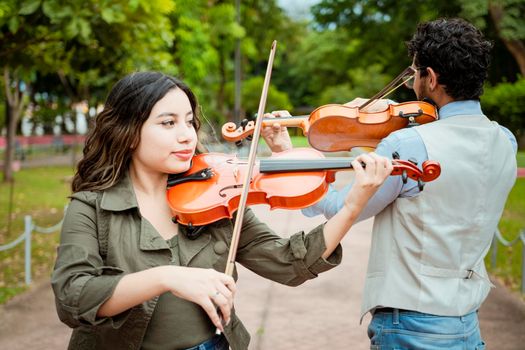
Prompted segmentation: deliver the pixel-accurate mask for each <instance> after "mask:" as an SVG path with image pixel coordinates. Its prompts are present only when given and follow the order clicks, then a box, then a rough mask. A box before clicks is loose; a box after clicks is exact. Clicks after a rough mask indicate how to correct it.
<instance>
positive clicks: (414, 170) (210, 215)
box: [167, 148, 440, 226]
mask: <svg viewBox="0 0 525 350" xmlns="http://www.w3.org/2000/svg"><path fill="white" fill-rule="evenodd" d="M351 161H352V158H337V159H336V158H334V159H331V158H325V157H324V155H323V154H322V153H321V152H319V151H316V150H314V149H312V148H299V149H294V150H290V151H286V152H281V153H279V154H277V155H275V156H273V157H270V158H267V159H261V160H259V161H258V162H257V163H256V165H255V167H254V169H253V176H252V181H251V183H250V189H249V193H248V199H247V205H254V204H268V205H269V206H270V208H271V209H274V208H283V209H301V208H306V207H309V206H311V205H313V204H315V203H316V202H317V201H319V200H320V199H321V198H322V197H323V196H324V194H325V193H326V191H327V190H328V184H329V183H330V182H333V181H334V179H335V172H336V171H337V170H343V169H350V168H351V164H350V163H351ZM393 164H394V171H393V172H392V175H401V176H403V177H404V180H406V179H407V178H412V179H414V180H419V181H432V180H434V179H435V178H436V177H438V176H439V173H440V167H439V164H438V163H436V162H431V161H427V162H426V163H424V164H423V170H420V169H419V168H418V167H417V166H416V165H414V164H412V163H410V162H407V161H402V160H394V161H393ZM246 170H247V167H246V165H245V162H244V161H242V160H240V159H238V158H237V157H236V156H234V155H225V154H220V153H205V154H199V155H196V156H195V157H194V158H193V162H192V166H191V168H190V170H188V171H187V172H186V173H184V174H180V175H177V176H174V177H171V178H170V179H169V180H168V191H167V199H168V203H169V205H170V208H171V211H172V213H173V216H174V219H175V220H176V221H177V222H179V223H180V224H183V225H193V226H201V225H206V224H209V223H212V222H215V221H217V220H219V219H223V218H231V217H232V215H233V213H234V212H235V211H236V210H237V207H238V204H239V199H240V195H241V191H242V179H244V176H245V175H244V174H245V172H246Z"/></svg>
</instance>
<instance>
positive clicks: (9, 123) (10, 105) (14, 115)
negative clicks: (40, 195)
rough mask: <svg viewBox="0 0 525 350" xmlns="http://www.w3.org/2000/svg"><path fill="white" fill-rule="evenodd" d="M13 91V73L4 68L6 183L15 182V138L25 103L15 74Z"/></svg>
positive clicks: (4, 179) (4, 170)
mask: <svg viewBox="0 0 525 350" xmlns="http://www.w3.org/2000/svg"><path fill="white" fill-rule="evenodd" d="M13 75H14V77H13V85H14V86H13V89H14V91H11V88H12V86H11V72H10V71H9V68H7V67H5V68H4V84H5V96H6V99H5V100H6V129H7V134H6V149H5V156H4V169H3V172H4V178H3V181H4V182H10V181H12V180H13V160H14V155H15V138H16V126H17V124H18V120H19V119H20V115H21V114H22V110H23V106H24V102H23V98H22V97H23V94H24V93H23V92H22V91H21V90H20V80H19V79H18V78H17V77H16V73H13Z"/></svg>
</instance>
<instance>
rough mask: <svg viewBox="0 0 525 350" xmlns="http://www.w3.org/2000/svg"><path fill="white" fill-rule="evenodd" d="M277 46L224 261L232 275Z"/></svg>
mask: <svg viewBox="0 0 525 350" xmlns="http://www.w3.org/2000/svg"><path fill="white" fill-rule="evenodd" d="M276 47H277V41H276V40H274V41H273V43H272V48H271V50H270V57H269V58H268V66H267V67H266V75H265V77H264V84H263V89H262V93H261V99H260V100H259V109H258V111H257V119H256V121H255V129H254V132H253V141H252V144H251V147H250V153H249V156H248V165H247V171H246V176H245V178H244V181H243V186H242V194H241V199H240V200H239V206H238V208H237V216H236V218H235V225H234V227H233V235H232V241H231V245H230V252H229V253H228V261H227V262H226V269H225V271H224V273H225V274H227V275H229V276H233V270H234V268H235V257H236V255H237V247H238V245H239V239H240V236H241V227H242V221H243V219H244V210H245V208H246V201H247V199H248V190H249V187H250V182H251V178H252V174H253V166H254V164H255V157H256V154H257V145H258V144H259V137H260V134H261V125H262V118H263V114H264V109H265V108H266V97H267V95H268V87H269V85H270V78H271V76H272V67H273V58H274V57H275V49H276Z"/></svg>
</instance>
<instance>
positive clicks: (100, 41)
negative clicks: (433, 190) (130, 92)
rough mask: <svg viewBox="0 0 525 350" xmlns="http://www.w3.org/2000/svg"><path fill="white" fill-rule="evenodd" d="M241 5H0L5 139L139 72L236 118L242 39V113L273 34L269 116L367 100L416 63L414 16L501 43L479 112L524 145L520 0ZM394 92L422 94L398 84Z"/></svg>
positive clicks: (181, 0)
mask: <svg viewBox="0 0 525 350" xmlns="http://www.w3.org/2000/svg"><path fill="white" fill-rule="evenodd" d="M238 3H239V4H240V7H239V12H240V13H239V18H240V21H237V12H236V10H237V9H236V1H235V0H230V1H223V0H131V1H129V0H115V1H107V0H83V1H80V0H76V1H75V0H73V1H72V0H69V1H64V0H23V1H20V0H1V1H0V28H1V30H0V68H1V69H2V77H3V79H1V82H0V85H1V87H2V94H0V121H1V122H2V123H1V124H0V125H1V126H2V131H3V132H2V134H5V135H7V136H8V138H9V137H12V133H9V130H10V128H15V129H16V130H17V131H18V133H19V132H20V126H19V124H20V120H21V116H25V115H27V114H28V113H27V112H26V111H27V110H28V109H29V110H31V111H35V113H30V117H31V118H33V119H34V120H33V121H35V122H38V123H40V124H44V125H45V127H44V130H45V131H46V133H49V132H50V130H52V129H53V127H55V125H54V124H55V123H56V121H55V118H53V116H56V115H58V114H61V115H63V114H65V113H67V110H68V109H69V110H71V109H73V106H75V105H76V104H78V103H79V102H83V101H85V102H87V104H88V106H98V105H100V104H101V103H103V101H104V98H105V96H106V94H107V92H108V90H109V88H110V87H111V85H113V84H114V83H115V82H116V81H117V80H118V79H119V78H120V77H122V76H123V75H125V74H127V73H129V72H132V71H137V70H160V71H162V72H165V73H168V74H173V75H176V76H178V77H180V78H182V79H183V80H184V81H186V82H187V83H188V84H189V85H190V87H191V88H192V89H193V90H194V91H195V93H196V94H197V96H198V98H199V100H200V103H201V105H202V108H203V111H204V114H205V115H206V116H207V118H208V119H210V121H211V122H212V124H214V125H215V126H216V127H220V125H221V124H222V123H224V122H225V121H230V120H234V91H235V88H234V69H235V61H234V52H235V47H236V44H237V43H238V42H239V43H240V48H241V76H242V89H241V91H242V92H241V95H242V99H241V100H242V105H241V117H244V116H251V115H253V113H254V112H255V111H256V109H257V106H258V100H259V96H260V88H261V82H262V78H263V76H264V71H265V68H266V60H267V57H268V50H269V48H270V45H271V42H272V41H273V40H274V39H275V40H277V41H278V42H279V44H278V51H277V57H276V62H275V65H274V72H273V75H272V86H271V89H270V94H269V97H268V98H269V105H268V108H267V110H268V111H270V110H273V109H290V110H292V112H302V113H305V112H308V111H311V110H313V109H314V108H315V107H317V106H319V105H322V104H327V103H344V102H346V101H349V100H351V99H353V98H355V97H358V96H359V97H368V96H371V95H372V94H374V93H375V92H377V91H378V90H379V89H380V88H381V87H382V86H383V85H384V84H385V83H386V82H388V81H389V80H390V79H392V78H393V77H394V76H396V75H397V74H398V73H399V72H400V71H402V70H403V69H404V68H405V67H406V66H408V65H409V64H410V60H409V57H408V56H407V52H406V48H405V45H404V42H405V41H407V40H409V39H410V37H411V35H412V33H413V32H414V30H415V28H416V26H417V24H418V23H419V22H421V21H426V20H432V19H436V18H439V17H453V16H458V15H459V16H462V17H464V18H466V19H468V20H470V21H472V22H474V23H475V24H476V25H477V26H478V27H479V28H480V29H481V30H483V32H484V33H485V35H486V36H487V37H488V38H489V39H490V40H492V41H493V42H494V50H493V59H492V61H493V64H492V66H491V69H490V76H489V79H488V82H487V87H486V89H485V91H486V93H485V95H484V96H483V97H482V104H483V107H484V108H485V110H486V112H487V114H488V115H489V117H490V118H492V119H494V120H496V121H499V122H501V123H502V124H504V125H506V126H508V127H509V128H510V129H511V130H512V131H513V132H514V133H515V134H516V136H518V138H519V139H520V140H522V142H523V139H524V136H523V134H524V129H525V116H524V113H525V112H524V109H523V108H522V107H523V104H524V102H523V101H524V97H525V88H524V82H523V76H524V75H525V45H524V42H525V0H499V1H489V0H451V1H447V2H443V1H438V0H322V1H318V2H316V3H315V2H314V3H315V5H314V6H313V7H312V8H311V10H310V14H309V15H307V16H303V17H299V18H298V17H296V16H294V12H293V9H290V8H289V7H288V8H287V10H284V9H283V7H285V6H283V4H285V3H286V1H280V2H279V1H277V0H267V1H261V0H243V1H239V2H238ZM17 96H18V97H19V98H18V99H16V98H15V97H17ZM392 98H393V99H396V100H400V101H406V100H412V99H414V98H415V96H414V94H413V93H412V92H411V91H409V90H403V89H400V90H399V91H398V92H396V93H395V95H394V96H393V97H392ZM59 127H61V128H62V129H64V130H62V132H63V133H68V132H71V131H68V130H66V129H65V127H63V126H61V125H59ZM73 132H74V131H73ZM15 133H16V131H15ZM521 145H523V143H521Z"/></svg>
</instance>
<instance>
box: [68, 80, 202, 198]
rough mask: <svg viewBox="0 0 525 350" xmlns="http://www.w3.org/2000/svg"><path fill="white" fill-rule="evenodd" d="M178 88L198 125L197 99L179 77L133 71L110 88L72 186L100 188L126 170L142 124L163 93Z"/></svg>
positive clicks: (85, 188) (109, 183)
mask: <svg viewBox="0 0 525 350" xmlns="http://www.w3.org/2000/svg"><path fill="white" fill-rule="evenodd" d="M173 89H181V90H182V91H184V93H185V94H186V96H188V99H189V100H190V104H191V109H192V111H193V115H194V119H193V120H194V127H195V129H196V130H198V129H199V127H200V122H199V118H198V108H197V106H198V104H197V99H196V97H195V95H194V94H193V92H192V91H191V90H190V88H189V87H188V86H186V85H185V84H184V83H183V82H182V81H180V80H178V79H176V78H174V77H170V76H168V75H165V74H162V73H159V72H137V73H132V74H129V75H127V76H125V77H124V78H122V79H121V80H120V81H118V82H117V83H116V84H115V85H114V86H113V88H112V89H111V91H110V93H109V95H108V97H107V99H106V103H105V104H104V109H103V110H102V111H101V112H100V113H99V114H98V115H97V116H96V118H95V121H94V125H93V126H92V128H91V130H90V131H89V133H88V135H87V138H86V144H85V146H84V156H83V158H82V160H81V161H80V162H79V163H78V167H77V172H76V174H75V176H74V177H73V183H72V190H73V192H78V191H100V190H104V189H107V188H109V187H111V186H113V185H114V184H115V183H117V182H118V181H119V180H120V179H121V178H122V177H123V176H124V174H125V173H126V171H127V169H128V167H129V165H130V162H131V154H132V151H133V149H134V148H135V147H136V146H137V145H138V144H139V142H140V131H141V129H142V125H143V124H144V122H145V121H146V120H147V119H148V117H149V115H150V113H151V110H152V109H153V106H154V105H155V104H156V103H157V101H159V100H160V99H162V98H163V97H164V96H165V95H166V93H167V92H168V91H170V90H173Z"/></svg>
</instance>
